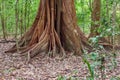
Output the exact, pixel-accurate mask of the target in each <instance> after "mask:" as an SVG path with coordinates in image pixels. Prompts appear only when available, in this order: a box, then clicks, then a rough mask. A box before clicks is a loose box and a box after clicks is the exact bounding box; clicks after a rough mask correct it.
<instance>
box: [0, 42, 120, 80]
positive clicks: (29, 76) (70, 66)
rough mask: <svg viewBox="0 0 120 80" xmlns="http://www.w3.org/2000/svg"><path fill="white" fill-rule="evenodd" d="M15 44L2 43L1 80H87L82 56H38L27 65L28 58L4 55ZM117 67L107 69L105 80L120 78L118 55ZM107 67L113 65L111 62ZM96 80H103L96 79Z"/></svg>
mask: <svg viewBox="0 0 120 80" xmlns="http://www.w3.org/2000/svg"><path fill="white" fill-rule="evenodd" d="M13 45H14V43H11V42H8V43H0V80H57V78H58V76H60V75H62V76H65V77H70V76H72V77H76V78H78V80H86V77H87V76H89V71H88V68H87V66H86V64H84V63H83V61H82V58H81V57H80V56H74V55H67V56H66V58H65V59H63V60H59V59H58V58H57V57H54V58H50V57H48V56H47V55H45V56H44V54H40V55H37V56H36V57H34V58H32V59H30V63H26V61H27V56H21V55H20V54H19V53H4V52H5V51H6V50H8V49H9V48H10V47H12V46H13ZM117 55H118V56H117V59H116V60H117V66H116V67H115V68H114V69H110V68H109V67H108V66H106V67H107V68H106V69H105V75H106V78H105V80H110V78H111V77H113V76H114V77H120V56H119V54H117ZM105 64H106V65H108V64H112V63H110V62H109V61H108V62H107V63H105ZM95 80H102V79H101V78H96V79H95Z"/></svg>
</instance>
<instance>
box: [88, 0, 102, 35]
mask: <svg viewBox="0 0 120 80" xmlns="http://www.w3.org/2000/svg"><path fill="white" fill-rule="evenodd" d="M100 13H101V0H93V5H92V13H91V19H92V24H91V29H90V35H89V37H95V36H97V35H99V33H98V31H97V30H98V28H99V26H100Z"/></svg>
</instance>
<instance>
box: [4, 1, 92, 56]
mask: <svg viewBox="0 0 120 80" xmlns="http://www.w3.org/2000/svg"><path fill="white" fill-rule="evenodd" d="M76 22H77V21H76V12H75V6H74V0H40V6H39V9H38V13H37V16H36V18H35V20H34V23H33V25H32V27H31V28H30V29H29V30H28V31H27V32H26V33H25V34H24V35H23V37H22V38H21V39H20V41H19V43H18V44H19V50H20V51H21V53H25V52H28V53H30V57H34V56H35V55H37V54H38V53H40V52H46V53H49V52H50V53H51V54H50V55H51V56H54V54H56V53H60V54H65V51H70V52H74V53H75V54H77V55H81V53H82V51H83V47H86V48H87V49H88V48H91V47H90V46H89V44H88V42H87V38H86V37H85V36H84V34H83V33H82V31H81V30H80V29H79V27H78V26H77V23H76ZM25 41H27V42H26V43H25ZM16 50H17V48H16V45H14V46H13V47H12V48H11V49H10V50H8V51H6V52H16Z"/></svg>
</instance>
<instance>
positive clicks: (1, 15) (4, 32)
mask: <svg viewBox="0 0 120 80" xmlns="http://www.w3.org/2000/svg"><path fill="white" fill-rule="evenodd" d="M4 9H5V2H4V1H2V4H1V7H0V11H3V12H4ZM0 17H1V24H2V31H3V38H4V40H6V30H5V17H4V13H0Z"/></svg>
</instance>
